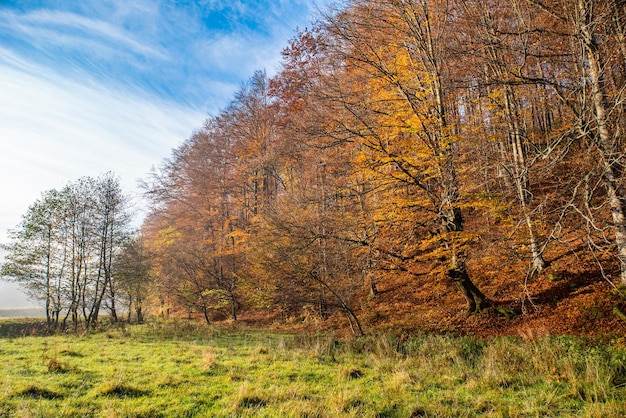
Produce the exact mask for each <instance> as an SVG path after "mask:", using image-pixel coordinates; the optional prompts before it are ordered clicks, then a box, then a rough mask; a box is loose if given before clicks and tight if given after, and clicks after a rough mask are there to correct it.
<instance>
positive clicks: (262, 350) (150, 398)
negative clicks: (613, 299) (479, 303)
mask: <svg viewBox="0 0 626 418" xmlns="http://www.w3.org/2000/svg"><path fill="white" fill-rule="evenodd" d="M39 332H40V328H38V327H37V325H36V324H35V323H25V322H15V321H13V322H11V321H8V320H3V321H0V336H1V337H2V338H0V364H1V367H0V416H18V417H36V416H46V417H48V416H63V417H71V416H98V417H100V416H101V417H139V416H144V417H159V416H164V417H169V416H171V417H184V416H218V417H219V416H223V417H226V416H255V417H256V416H261V417H263V416H266V417H287V416H293V417H341V416H353V417H421V416H424V417H426V416H441V417H474V416H489V417H522V416H523V417H544V416H581V417H594V416H595V417H622V416H626V364H625V360H626V349H624V348H623V346H622V344H623V341H617V342H615V341H614V342H604V343H590V342H587V341H584V340H581V339H579V338H574V337H548V338H540V339H533V338H526V339H522V338H512V337H506V338H503V337H502V338H494V339H490V340H478V339H475V338H471V337H452V336H417V337H411V338H408V339H402V340H399V339H398V338H393V337H389V336H383V335H379V336H370V337H365V338H361V339H357V340H337V339H335V338H333V337H332V336H294V335H277V334H269V333H262V332H257V331H250V330H241V329H239V330H235V329H230V330H225V329H221V330H220V329H214V328H208V327H202V326H195V325H191V324H189V323H184V322H178V323H175V322H169V323H151V324H148V325H142V326H127V327H125V328H115V329H109V330H105V331H101V332H98V333H94V334H89V335H84V336H75V335H53V336H37V334H38V333H39ZM31 334H35V335H31Z"/></svg>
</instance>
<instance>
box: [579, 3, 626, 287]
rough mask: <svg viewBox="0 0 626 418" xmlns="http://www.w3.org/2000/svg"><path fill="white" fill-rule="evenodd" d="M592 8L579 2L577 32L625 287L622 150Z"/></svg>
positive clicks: (625, 235) (625, 245)
mask: <svg viewBox="0 0 626 418" xmlns="http://www.w3.org/2000/svg"><path fill="white" fill-rule="evenodd" d="M590 9H591V7H590V6H589V5H588V4H587V2H585V1H584V0H579V1H578V13H579V17H578V25H579V27H578V29H579V31H580V38H581V41H582V44H583V47H584V49H585V51H586V52H587V54H586V59H587V65H588V71H589V78H590V81H591V93H592V97H593V107H594V110H595V119H596V124H597V131H598V132H597V134H598V139H599V141H598V148H599V151H600V157H601V161H602V164H603V166H604V167H603V168H604V175H605V177H606V187H607V197H608V203H609V207H610V209H611V217H612V219H613V231H614V233H615V244H616V252H617V258H618V259H619V262H620V283H621V284H623V285H626V216H625V208H624V203H623V202H624V198H625V197H624V196H622V190H621V189H620V187H619V184H620V183H621V177H622V176H621V172H620V165H621V164H622V162H621V161H620V157H621V150H620V149H619V147H618V145H617V143H616V141H615V139H614V138H613V135H612V134H611V127H610V123H609V116H608V114H609V112H608V104H607V99H606V92H605V86H604V76H603V73H602V68H603V62H602V57H601V54H600V51H599V48H598V44H597V39H596V34H595V33H594V32H593V30H592V25H593V24H594V23H598V22H594V20H593V19H592V18H593V16H591V13H592V10H590Z"/></svg>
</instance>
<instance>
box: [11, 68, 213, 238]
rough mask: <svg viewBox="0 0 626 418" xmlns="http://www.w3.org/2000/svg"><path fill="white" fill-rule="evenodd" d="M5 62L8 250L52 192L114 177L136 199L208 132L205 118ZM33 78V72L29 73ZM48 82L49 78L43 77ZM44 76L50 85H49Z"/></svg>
mask: <svg viewBox="0 0 626 418" xmlns="http://www.w3.org/2000/svg"><path fill="white" fill-rule="evenodd" d="M14 65H15V61H13V66H9V65H7V64H6V63H4V62H2V61H0V91H2V92H3V94H2V95H0V141H1V144H2V146H1V148H2V151H1V152H0V189H1V190H2V192H3V195H4V196H6V197H9V198H8V199H3V204H2V205H1V206H0V242H3V241H4V240H5V237H6V235H5V233H6V229H7V228H9V227H13V226H15V225H16V224H17V223H18V222H19V219H20V215H21V214H22V213H24V212H25V210H26V209H27V207H28V205H29V204H30V203H32V202H33V201H34V200H35V199H36V198H38V197H39V195H40V193H41V192H42V191H44V190H48V189H51V188H59V187H63V186H64V185H65V184H66V183H67V182H68V181H72V180H75V179H77V178H79V177H81V176H86V175H90V176H97V175H99V174H101V173H104V172H107V171H114V172H116V173H117V174H118V175H120V176H121V178H122V183H123V185H124V187H125V189H126V190H127V191H128V192H133V191H136V181H137V179H139V178H141V177H144V176H145V175H146V174H147V173H148V171H149V170H150V168H151V166H152V165H154V164H157V163H158V162H159V161H160V160H162V159H163V158H165V157H167V156H168V155H169V154H170V151H171V149H172V148H174V147H176V146H178V145H179V144H180V143H181V142H182V141H183V140H185V139H186V138H188V137H189V136H190V135H191V133H192V132H193V130H194V129H196V128H197V127H198V126H200V125H201V124H202V122H203V120H204V118H205V115H204V114H202V113H201V112H200V111H198V110H194V109H190V108H185V107H183V106H181V105H177V104H174V103H169V102H165V101H162V100H160V99H157V98H152V97H146V96H140V95H137V94H129V93H126V92H121V91H116V90H109V89H107V88H106V87H104V86H98V85H95V84H93V83H85V84H81V83H79V82H75V81H69V80H66V79H64V78H62V77H59V76H57V75H55V74H54V73H51V72H50V71H47V70H46V69H43V68H40V69H39V71H38V74H39V76H34V75H32V74H31V72H32V71H33V70H35V69H36V66H33V65H32V64H30V65H29V66H28V67H27V68H26V69H25V70H24V71H20V70H19V69H16V68H15V67H14ZM26 70H28V71H26ZM43 75H45V76H43ZM42 76H43V77H42Z"/></svg>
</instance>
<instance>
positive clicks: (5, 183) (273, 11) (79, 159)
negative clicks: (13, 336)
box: [0, 0, 328, 309]
mask: <svg viewBox="0 0 626 418" xmlns="http://www.w3.org/2000/svg"><path fill="white" fill-rule="evenodd" d="M325 3H328V1H325V0H318V1H315V0H293V1H288V0H276V1H271V0H252V1H236V0H235V1H227V0H196V1H192V0H132V1H131V0H80V1H74V0H0V190H1V193H2V194H1V196H2V197H1V198H0V243H5V242H7V239H8V238H7V230H8V229H9V228H13V227H15V226H16V225H17V224H18V223H19V222H20V219H21V216H22V214H24V213H25V212H26V210H27V209H28V206H29V205H30V204H32V203H33V202H34V201H35V200H37V199H38V198H39V197H40V195H41V193H42V192H44V191H46V190H50V189H57V188H62V187H63V186H64V185H66V184H67V183H68V182H70V181H75V180H77V179H78V178H80V177H83V176H92V177H97V176H98V175H100V174H103V173H106V172H109V171H112V172H114V173H116V174H117V175H118V176H119V177H120V180H121V183H122V186H123V188H124V190H125V191H126V192H127V193H128V194H130V195H133V196H137V198H136V199H137V201H138V202H140V197H139V195H140V189H139V187H138V183H139V180H140V179H142V178H146V175H147V174H148V173H149V172H150V170H151V168H152V167H153V166H158V165H159V163H160V162H161V161H163V159H165V158H167V157H169V156H170V154H171V150H172V149H174V148H176V147H177V146H178V145H180V144H181V143H182V142H183V141H184V140H186V139H187V138H189V137H190V136H191V134H192V133H193V131H194V130H196V129H197V128H200V127H201V126H202V123H203V121H204V120H205V119H206V118H207V117H208V116H210V115H215V114H217V113H218V112H219V111H220V110H221V109H223V108H225V107H226V106H227V105H228V103H229V102H230V101H231V100H232V98H233V94H234V93H235V92H236V91H237V90H238V89H239V88H240V86H241V85H242V83H244V82H245V81H246V80H248V79H249V78H250V77H251V76H252V75H253V73H254V71H255V70H259V69H260V70H266V71H267V73H268V74H269V75H270V76H271V75H272V74H274V73H275V72H276V71H277V70H278V69H279V65H280V58H281V56H280V51H281V50H282V49H283V48H284V47H285V46H286V45H287V42H288V40H289V39H291V38H292V37H293V36H294V35H295V33H296V30H297V28H301V29H302V28H305V27H307V26H310V22H311V21H312V20H313V19H314V18H315V16H316V13H317V10H318V9H320V8H321V9H323V7H324V5H325ZM139 206H140V204H139ZM139 216H140V215H139ZM0 256H1V254H0ZM28 306H33V303H32V302H30V301H28V300H27V299H26V297H25V296H24V295H23V294H21V293H20V292H19V290H17V288H16V286H15V285H14V284H11V283H3V282H0V309H2V308H18V307H28Z"/></svg>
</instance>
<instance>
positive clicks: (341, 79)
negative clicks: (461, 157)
mask: <svg viewBox="0 0 626 418" xmlns="http://www.w3.org/2000/svg"><path fill="white" fill-rule="evenodd" d="M448 18H449V10H448V8H447V6H446V2H438V1H435V2H431V1H425V0H415V1H401V0H398V1H396V0H387V1H377V2H374V1H366V0H364V1H356V2H353V5H352V6H351V7H349V8H347V9H346V10H345V11H342V12H340V13H337V14H335V15H329V16H327V18H326V21H327V23H326V25H325V31H326V34H327V36H328V39H327V44H326V46H327V48H328V51H329V52H328V53H329V54H332V55H333V56H334V57H335V59H336V60H337V61H336V64H335V68H336V69H337V71H336V72H335V74H336V77H335V79H334V80H333V81H332V83H331V84H329V87H330V89H329V90H328V93H326V95H327V96H328V97H330V98H331V106H333V111H332V112H333V114H335V115H342V116H343V118H342V119H341V120H340V119H338V118H335V119H334V120H333V122H335V124H336V125H337V126H342V127H343V129H344V140H349V141H357V142H358V143H359V145H360V148H361V150H362V156H361V157H360V159H361V161H362V162H363V163H364V165H365V166H367V167H369V169H370V170H371V172H372V173H375V174H376V175H377V176H378V179H379V182H380V184H384V185H386V186H387V189H388V190H389V191H390V193H392V195H393V194H394V193H395V192H393V191H391V189H389V187H390V186H391V187H392V188H396V189H398V190H402V189H404V190H406V191H408V193H409V194H408V196H409V199H408V200H407V201H405V202H404V203H402V204H401V205H400V206H399V207H404V208H410V211H412V212H414V215H416V217H415V218H414V221H413V222H414V227H413V228H411V229H410V230H414V231H416V230H419V231H420V233H421V234H424V235H422V236H421V237H419V238H418V241H421V245H417V247H421V248H422V249H423V248H425V247H428V245H429V243H436V244H437V248H436V249H435V248H433V249H432V250H433V251H434V252H433V256H434V257H437V258H442V259H444V260H446V262H447V266H446V273H445V274H446V276H447V277H448V278H449V279H451V280H452V281H453V282H454V283H455V284H456V285H457V286H458V288H459V289H460V290H461V292H462V293H463V295H464V296H465V298H466V300H467V305H468V309H469V311H470V312H477V311H480V310H481V309H483V308H484V307H485V306H486V305H487V304H488V301H487V298H486V297H485V296H484V295H483V293H482V292H481V291H480V290H479V289H478V288H477V287H476V285H475V284H474V283H473V281H472V280H471V279H470V277H469V274H468V272H467V270H466V250H465V246H466V245H467V243H468V242H469V240H468V235H467V234H466V233H465V231H464V220H463V216H462V204H461V194H460V185H459V182H458V177H457V167H456V159H457V157H458V155H457V151H456V150H457V149H458V146H457V143H458V141H459V138H458V136H456V135H455V132H454V127H453V126H452V125H451V124H450V113H451V109H452V108H453V107H454V105H455V101H454V94H452V89H451V85H450V81H449V74H448V65H447V62H448V59H449V58H450V57H448V56H446V51H447V48H446V46H447V42H448V41H449V40H448V37H447V32H446V30H445V28H446V23H447V20H448ZM395 195H396V196H399V194H398V193H395ZM418 213H419V215H418ZM415 228H417V229H415ZM429 236H430V237H432V239H428V237H429ZM411 247H412V246H409V247H408V248H411ZM412 248H413V251H412V254H411V252H410V251H409V252H407V253H405V254H404V255H402V257H400V259H405V260H409V259H414V258H415V257H416V256H417V252H416V251H415V248H416V247H415V246H413V247H412Z"/></svg>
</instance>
